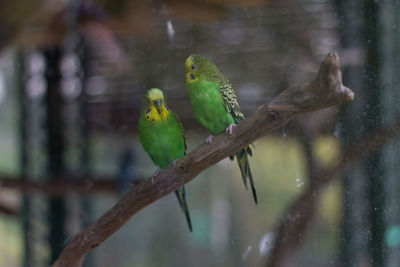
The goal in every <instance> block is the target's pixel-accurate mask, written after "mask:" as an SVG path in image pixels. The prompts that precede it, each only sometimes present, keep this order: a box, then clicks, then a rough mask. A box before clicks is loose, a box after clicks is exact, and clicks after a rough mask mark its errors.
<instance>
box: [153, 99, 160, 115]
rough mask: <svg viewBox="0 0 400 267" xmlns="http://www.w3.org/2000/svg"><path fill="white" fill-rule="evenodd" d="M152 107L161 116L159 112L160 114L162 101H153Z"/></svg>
mask: <svg viewBox="0 0 400 267" xmlns="http://www.w3.org/2000/svg"><path fill="white" fill-rule="evenodd" d="M153 105H154V106H155V107H156V109H157V111H158V113H159V114H161V112H162V100H161V99H158V100H154V101H153Z"/></svg>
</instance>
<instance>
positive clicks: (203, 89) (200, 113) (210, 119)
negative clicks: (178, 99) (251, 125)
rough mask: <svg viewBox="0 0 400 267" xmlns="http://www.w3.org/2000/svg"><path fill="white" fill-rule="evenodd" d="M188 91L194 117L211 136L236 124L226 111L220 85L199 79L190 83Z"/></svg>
mask: <svg viewBox="0 0 400 267" xmlns="http://www.w3.org/2000/svg"><path fill="white" fill-rule="evenodd" d="M187 89H188V92H189V96H190V100H191V102H192V106H193V111H194V115H195V116H196V118H197V120H198V121H199V122H200V123H201V124H202V125H203V126H204V127H205V128H207V130H208V131H209V132H210V133H211V134H214V135H217V134H221V133H223V132H224V131H225V129H226V128H227V127H228V126H229V125H230V124H233V123H235V122H234V120H233V118H232V115H231V114H230V113H229V112H228V111H227V110H226V109H225V105H224V100H223V99H222V96H221V93H220V91H219V85H218V83H216V82H213V81H207V80H205V79H201V78H199V79H198V80H197V81H195V82H191V83H188V84H187Z"/></svg>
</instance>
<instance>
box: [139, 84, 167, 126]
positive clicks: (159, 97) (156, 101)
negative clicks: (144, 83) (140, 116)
mask: <svg viewBox="0 0 400 267" xmlns="http://www.w3.org/2000/svg"><path fill="white" fill-rule="evenodd" d="M143 107H144V109H143V111H142V112H145V114H144V116H145V118H146V119H147V120H149V121H151V122H153V123H155V122H160V121H163V120H166V119H168V117H169V112H168V109H167V107H166V106H165V101H164V94H163V92H162V91H161V90H160V89H158V88H152V89H150V90H148V91H147V92H146V94H145V95H144V102H143Z"/></svg>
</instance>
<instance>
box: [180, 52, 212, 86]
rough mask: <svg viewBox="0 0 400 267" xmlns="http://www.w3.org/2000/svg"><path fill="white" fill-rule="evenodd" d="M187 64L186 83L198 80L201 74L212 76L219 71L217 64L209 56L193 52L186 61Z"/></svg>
mask: <svg viewBox="0 0 400 267" xmlns="http://www.w3.org/2000/svg"><path fill="white" fill-rule="evenodd" d="M185 66H186V70H187V73H186V83H187V84H189V83H193V82H196V81H198V79H199V77H200V76H201V75H205V76H206V77H207V76H212V74H213V73H217V72H218V73H219V71H218V69H217V67H216V66H215V64H214V63H213V62H212V61H211V60H209V59H208V58H206V57H204V56H202V55H199V54H193V55H190V56H189V57H188V58H187V59H186V62H185Z"/></svg>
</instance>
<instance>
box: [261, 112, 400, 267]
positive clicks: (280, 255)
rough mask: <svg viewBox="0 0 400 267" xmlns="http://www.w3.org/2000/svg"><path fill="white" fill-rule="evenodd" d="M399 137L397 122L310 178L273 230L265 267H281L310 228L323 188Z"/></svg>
mask: <svg viewBox="0 0 400 267" xmlns="http://www.w3.org/2000/svg"><path fill="white" fill-rule="evenodd" d="M399 134H400V118H398V119H397V120H396V123H394V124H393V125H392V126H390V127H387V128H384V129H381V130H379V131H377V132H376V133H374V134H373V135H371V136H369V137H367V138H365V139H364V140H362V141H361V142H360V143H356V144H355V145H353V146H352V147H350V149H349V150H348V151H347V152H346V154H345V156H344V157H343V158H342V159H341V161H340V162H339V163H338V164H337V165H336V167H335V168H334V169H332V170H321V169H320V170H319V171H317V172H313V173H311V174H310V182H311V183H310V187H309V188H308V189H307V190H306V191H305V192H304V193H303V194H302V195H301V196H299V197H298V198H297V199H296V200H294V201H293V203H292V205H291V206H290V207H289V208H288V210H287V211H286V212H285V213H284V214H283V216H282V218H281V221H280V223H279V226H278V227H277V231H278V234H277V237H276V241H275V244H274V248H273V249H272V251H271V253H270V255H269V257H268V260H267V262H266V265H265V266H267V267H280V266H285V264H286V263H287V261H288V260H289V259H290V256H289V255H291V254H292V252H293V251H294V250H295V249H296V247H297V246H298V245H299V244H300V243H301V242H302V241H303V239H304V237H305V236H306V233H307V231H308V229H309V228H310V226H311V225H312V222H313V219H314V214H315V211H316V207H317V205H316V203H317V202H318V196H319V192H320V191H321V189H322V188H323V186H324V185H326V184H327V183H329V182H331V181H332V180H334V179H340V178H342V177H343V173H344V172H345V171H346V170H347V168H349V167H350V166H353V164H354V163H356V162H357V161H359V160H361V159H363V158H366V157H367V156H369V155H370V154H371V153H373V152H375V151H376V150H378V149H380V148H381V147H382V146H383V145H385V144H387V143H388V142H390V141H392V140H393V139H394V138H395V137H396V136H398V135H399Z"/></svg>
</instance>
